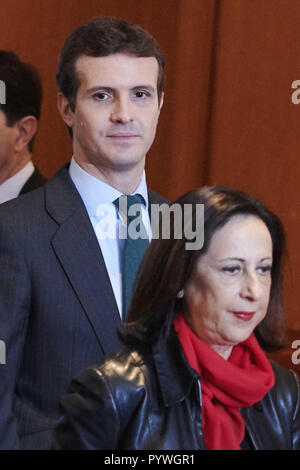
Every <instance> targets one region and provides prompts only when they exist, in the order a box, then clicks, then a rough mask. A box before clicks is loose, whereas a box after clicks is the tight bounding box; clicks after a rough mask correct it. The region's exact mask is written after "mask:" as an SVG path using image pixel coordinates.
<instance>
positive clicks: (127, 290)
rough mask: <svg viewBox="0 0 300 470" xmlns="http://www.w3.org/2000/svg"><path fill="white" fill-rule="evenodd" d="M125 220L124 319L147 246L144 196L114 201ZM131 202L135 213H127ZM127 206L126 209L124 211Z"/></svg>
mask: <svg viewBox="0 0 300 470" xmlns="http://www.w3.org/2000/svg"><path fill="white" fill-rule="evenodd" d="M114 204H115V206H116V207H117V209H118V210H119V213H120V214H121V215H122V217H123V219H124V220H125V222H126V236H127V238H125V240H124V247H123V253H122V260H121V262H122V304H123V308H122V318H123V320H124V321H126V318H127V312H128V309H129V306H130V301H131V297H132V291H133V287H134V283H135V279H136V275H137V271H138V268H139V265H140V262H141V260H142V258H143V255H144V253H145V251H146V249H147V247H148V246H149V240H148V236H147V232H146V229H145V226H144V224H143V222H142V204H144V205H145V202H144V198H143V196H141V195H140V194H134V195H132V196H130V195H129V196H125V195H123V196H120V197H119V198H118V199H116V201H114ZM133 204H137V206H136V207H135V208H134V209H136V210H137V211H136V213H135V211H133V212H134V215H129V214H128V212H129V209H130V208H131V206H132V205H133ZM126 207H127V211H126Z"/></svg>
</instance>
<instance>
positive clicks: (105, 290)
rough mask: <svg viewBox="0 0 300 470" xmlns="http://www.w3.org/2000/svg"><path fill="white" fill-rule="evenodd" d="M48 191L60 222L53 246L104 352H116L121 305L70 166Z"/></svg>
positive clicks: (52, 211) (49, 203)
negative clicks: (69, 169) (72, 178)
mask: <svg viewBox="0 0 300 470" xmlns="http://www.w3.org/2000/svg"><path fill="white" fill-rule="evenodd" d="M45 192H46V207H47V210H48V212H49V214H50V215H51V216H52V217H53V218H54V219H55V220H56V221H57V222H58V224H59V228H58V230H57V232H56V234H55V235H54V237H53V239H52V242H51V243H52V247H53V249H54V251H55V253H56V255H57V257H58V259H59V261H60V263H61V265H62V267H63V269H64V271H65V273H66V276H67V277H68V279H69V281H70V284H71V285H72V287H73V289H74V291H75V294H76V295H77V297H78V299H79V301H80V303H81V305H82V308H83V310H84V312H85V314H86V315H87V318H88V320H89V322H90V324H91V326H92V328H93V329H94V332H95V335H96V336H97V338H98V340H99V342H100V344H101V347H102V349H103V352H104V353H109V352H112V351H114V350H115V349H118V348H119V347H120V343H119V342H118V340H117V335H116V329H117V327H118V326H119V324H120V316H119V312H118V307H117V303H116V300H115V296H114V293H113V290H112V286H111V283H110V279H109V275H108V272H107V270H106V267H105V263H104V259H103V256H102V253H101V249H100V247H99V244H98V241H97V238H96V235H95V233H94V230H93V227H92V224H91V222H90V219H89V216H88V214H87V211H86V209H85V206H84V204H83V202H82V200H81V198H80V196H79V194H78V192H77V190H76V188H75V186H74V185H73V182H72V181H71V179H70V177H69V174H68V170H67V168H66V167H64V168H62V170H60V171H59V172H58V173H57V174H56V175H55V177H53V178H52V180H51V181H49V183H48V184H47V185H46V187H45ZM70 314H71V312H70Z"/></svg>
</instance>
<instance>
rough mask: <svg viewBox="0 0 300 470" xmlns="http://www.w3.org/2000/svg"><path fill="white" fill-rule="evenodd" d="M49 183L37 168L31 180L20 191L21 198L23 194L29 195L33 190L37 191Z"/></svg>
mask: <svg viewBox="0 0 300 470" xmlns="http://www.w3.org/2000/svg"><path fill="white" fill-rule="evenodd" d="M46 182H47V178H45V176H44V175H42V174H41V173H40V172H39V170H38V169H37V168H35V170H34V172H33V173H32V175H31V176H30V178H29V179H28V180H27V181H26V183H25V184H24V186H23V188H22V189H21V191H20V194H19V196H21V195H22V194H25V193H28V192H29V191H32V190H33V189H37V188H39V187H40V186H43V185H44V184H45V183H46Z"/></svg>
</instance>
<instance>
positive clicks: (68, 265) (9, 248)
mask: <svg viewBox="0 0 300 470" xmlns="http://www.w3.org/2000/svg"><path fill="white" fill-rule="evenodd" d="M149 202H150V204H153V203H156V204H159V203H162V202H167V201H166V200H165V199H163V198H162V197H160V196H158V195H157V194H155V193H154V192H152V191H150V190H149ZM119 324H120V316H119V312H118V308H117V304H116V300H115V297H114V294H113V290H112V286H111V283H110V279H109V276H108V272H107V270H106V267H105V263H104V260H103V256H102V253H101V249H100V247H99V244H98V241H97V238H96V235H95V233H94V230H93V227H92V224H91V222H90V219H89V216H88V214H87V211H86V209H85V206H84V203H83V201H82V199H81V197H80V196H79V193H78V192H77V190H76V188H75V186H74V184H73V182H72V180H71V178H70V176H69V172H68V167H67V166H64V167H62V168H61V170H59V171H58V173H57V174H56V175H55V176H54V177H53V178H52V179H50V180H49V181H48V182H47V183H46V185H45V186H43V187H41V188H39V189H37V190H35V191H33V192H30V193H29V194H25V195H24V196H22V197H20V198H17V199H14V200H12V201H9V202H7V203H5V204H3V205H2V206H1V207H0V340H2V341H4V342H5V345H6V364H0V384H1V386H0V448H3V449H14V448H22V449H43V448H48V447H49V445H50V435H51V431H52V429H53V427H54V426H55V424H56V422H57V419H58V416H59V407H58V404H59V400H60V397H61V395H62V394H63V393H64V392H65V390H66V389H67V386H68V384H69V382H70V380H71V378H72V377H73V376H74V375H76V374H78V373H79V372H80V371H81V370H83V369H85V368H86V366H88V365H90V364H91V363H94V362H95V361H98V360H99V359H101V358H102V357H103V355H104V354H107V353H111V352H113V351H115V350H117V349H119V347H120V343H119V341H118V339H117V335H116V329H117V327H118V326H119Z"/></svg>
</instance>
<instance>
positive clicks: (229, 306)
mask: <svg viewBox="0 0 300 470" xmlns="http://www.w3.org/2000/svg"><path fill="white" fill-rule="evenodd" d="M271 267H272V239H271V235H270V232H269V230H268V228H267V226H266V225H265V223H264V222H263V221H262V220H261V219H259V218H258V217H256V216H252V215H246V216H244V215H236V216H234V217H232V218H231V219H230V220H229V221H228V222H227V223H226V225H224V227H222V228H220V229H219V230H217V231H216V232H215V234H214V235H213V236H212V239H211V242H210V245H209V248H208V250H207V252H206V253H205V254H204V255H202V256H201V257H200V258H199V260H198V262H197V265H196V269H195V273H194V274H193V276H192V278H191V279H190V281H189V282H188V283H187V285H186V287H185V290H184V292H185V301H186V312H187V321H188V323H189V325H190V327H191V328H192V330H193V331H194V332H195V333H196V334H197V336H198V337H199V338H200V339H202V340H203V341H205V342H206V343H207V344H209V345H210V346H211V347H212V348H213V349H215V350H216V351H217V352H218V353H219V354H221V355H222V356H223V357H225V359H227V358H228V357H229V355H230V353H231V349H232V347H233V346H234V345H236V344H238V343H240V342H241V341H245V340H246V339H247V338H248V337H249V336H250V334H251V333H252V331H253V330H254V328H255V327H256V326H257V325H258V324H259V323H260V322H261V321H262V320H263V318H264V317H265V315H266V312H267V308H268V303H269V297H270V288H271Z"/></svg>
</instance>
